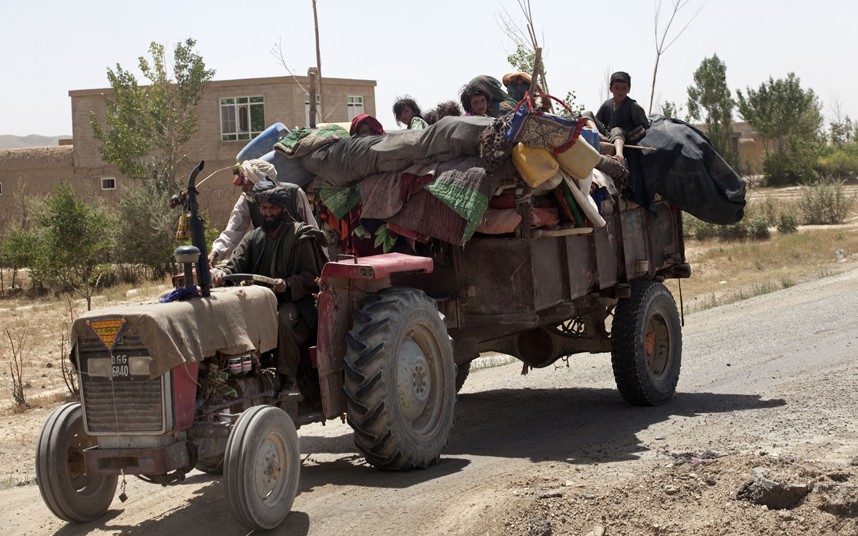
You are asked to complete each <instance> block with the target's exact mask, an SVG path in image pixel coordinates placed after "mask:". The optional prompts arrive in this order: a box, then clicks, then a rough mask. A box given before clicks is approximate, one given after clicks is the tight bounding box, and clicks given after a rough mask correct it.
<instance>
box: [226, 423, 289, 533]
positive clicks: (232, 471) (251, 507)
mask: <svg viewBox="0 0 858 536" xmlns="http://www.w3.org/2000/svg"><path fill="white" fill-rule="evenodd" d="M300 453H301V451H300V448H299V444H298V432H297V431H296V430H295V424H294V423H293V422H292V419H291V418H289V415H288V414H286V412H285V411H283V410H282V409H280V408H276V407H273V406H254V407H252V408H250V409H248V410H246V411H244V412H242V414H241V416H239V418H238V421H236V423H235V426H234V427H233V429H232V432H231V433H230V434H229V440H228V441H227V443H226V453H225V454H224V462H223V469H224V471H223V481H224V486H225V487H226V492H227V493H226V495H227V502H228V503H229V507H230V510H232V514H233V516H235V519H236V520H238V522H239V523H241V524H242V525H244V526H245V527H247V528H248V529H251V530H271V529H273V528H276V527H278V526H279V525H280V524H281V523H283V520H284V519H286V516H288V515H289V512H290V511H291V509H292V502H293V501H294V500H295V495H296V494H297V493H298V477H299V476H300V473H301V458H300Z"/></svg>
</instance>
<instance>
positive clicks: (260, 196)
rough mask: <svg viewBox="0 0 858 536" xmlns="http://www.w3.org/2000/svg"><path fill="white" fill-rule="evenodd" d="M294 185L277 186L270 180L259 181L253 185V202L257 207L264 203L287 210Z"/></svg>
mask: <svg viewBox="0 0 858 536" xmlns="http://www.w3.org/2000/svg"><path fill="white" fill-rule="evenodd" d="M293 188H294V185H291V184H278V183H275V182H274V181H271V180H267V179H266V180H261V181H259V182H257V183H256V184H255V185H253V201H254V202H255V203H256V204H257V205H259V204H261V203H263V202H265V201H267V202H269V203H271V204H272V205H277V206H278V207H281V208H288V207H289V201H290V199H291V197H292V192H291V190H292V189H293Z"/></svg>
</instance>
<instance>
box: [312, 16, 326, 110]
mask: <svg viewBox="0 0 858 536" xmlns="http://www.w3.org/2000/svg"><path fill="white" fill-rule="evenodd" d="M313 24H314V26H315V28H316V84H317V87H318V95H319V105H320V107H322V109H323V110H324V106H323V101H324V100H325V99H324V97H323V96H322V51H321V49H320V48H319V12H318V10H317V9H316V0H313ZM310 106H311V108H310V109H311V110H312V109H313V108H312V107H313V106H315V101H311V104H310ZM314 117H315V116H314ZM313 121H314V123H315V119H314V120H313Z"/></svg>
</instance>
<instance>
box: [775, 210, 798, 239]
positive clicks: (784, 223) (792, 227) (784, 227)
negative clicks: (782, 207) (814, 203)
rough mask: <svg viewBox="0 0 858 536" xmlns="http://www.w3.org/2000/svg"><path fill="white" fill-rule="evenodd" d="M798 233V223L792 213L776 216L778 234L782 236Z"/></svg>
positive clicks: (782, 213)
mask: <svg viewBox="0 0 858 536" xmlns="http://www.w3.org/2000/svg"><path fill="white" fill-rule="evenodd" d="M797 231H798V221H797V220H796V218H795V215H794V214H793V213H792V212H781V214H780V216H778V232H779V233H783V234H788V233H795V232H797Z"/></svg>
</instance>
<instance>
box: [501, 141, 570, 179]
mask: <svg viewBox="0 0 858 536" xmlns="http://www.w3.org/2000/svg"><path fill="white" fill-rule="evenodd" d="M512 163H513V164H515V169H516V170H518V174H519V175H521V178H522V179H524V182H526V183H527V184H529V185H530V187H531V188H536V187H537V186H539V185H540V184H542V183H543V182H545V181H547V180H548V179H550V178H552V177H554V176H555V175H556V174H557V171H558V169H559V165H558V164H557V160H555V159H554V155H552V154H551V151H549V150H548V149H536V148H534V147H528V146H527V145H525V144H523V143H517V144H515V147H513V148H512Z"/></svg>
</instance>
